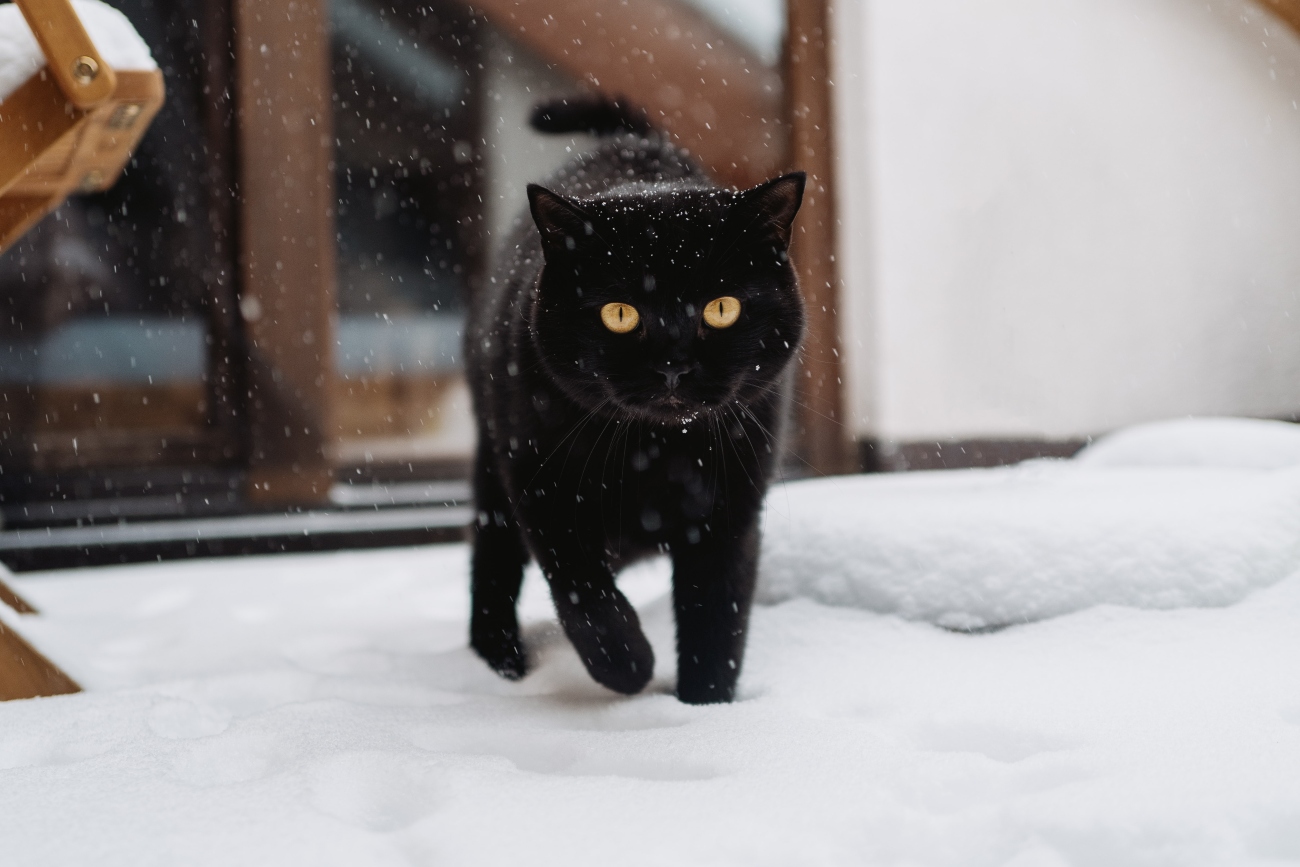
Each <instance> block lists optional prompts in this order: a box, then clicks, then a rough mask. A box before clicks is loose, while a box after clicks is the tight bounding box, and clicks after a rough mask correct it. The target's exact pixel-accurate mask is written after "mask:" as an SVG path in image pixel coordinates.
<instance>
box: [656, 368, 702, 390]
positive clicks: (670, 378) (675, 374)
mask: <svg viewBox="0 0 1300 867" xmlns="http://www.w3.org/2000/svg"><path fill="white" fill-rule="evenodd" d="M694 369H695V365H694V364H673V363H672V362H666V363H664V364H661V365H659V366H658V367H656V368H655V372H656V373H658V374H659V375H660V376H662V377H663V378H664V382H666V383H668V390H669V391H676V390H677V383H678V382H679V381H680V380H681V378H682V377H683V376H685V375H686V374H688V373H690V372H691V371H692V370H694Z"/></svg>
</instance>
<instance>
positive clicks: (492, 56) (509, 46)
mask: <svg viewBox="0 0 1300 867" xmlns="http://www.w3.org/2000/svg"><path fill="white" fill-rule="evenodd" d="M485 41H486V45H487V53H488V56H487V60H486V62H485V63H484V66H485V67H486V68H487V76H486V78H487V80H486V82H485V93H484V98H483V111H484V115H485V116H484V118H483V129H484V133H485V134H484V138H483V143H482V144H483V151H484V153H483V160H484V168H485V172H486V183H485V185H484V186H485V189H486V195H487V201H486V202H484V205H485V208H484V210H485V212H486V213H485V217H486V220H487V235H488V251H489V252H488V256H489V258H488V261H489V262H496V261H498V260H499V258H500V256H501V251H502V248H503V245H504V243H505V241H506V239H507V238H508V237H509V234H510V231H511V227H512V226H513V225H514V223H515V220H517V219H519V218H520V217H521V216H522V215H523V213H524V209H525V208H526V207H527V206H528V194H527V192H526V188H527V186H528V184H529V183H532V182H536V181H542V180H545V178H546V176H547V175H549V174H550V173H551V172H553V171H555V170H556V169H558V168H559V167H560V166H561V165H563V164H564V163H565V162H566V161H567V160H568V159H569V158H570V157H572V156H573V154H575V153H578V152H581V151H585V150H590V149H591V148H592V147H594V146H595V143H596V140H595V139H594V138H592V137H591V136H588V135H576V136H563V135H543V134H541V133H538V132H536V131H535V130H533V128H532V127H531V126H529V125H528V118H529V117H530V116H531V115H532V111H533V107H534V106H535V105H537V104H538V103H539V102H541V101H543V100H545V99H551V98H554V97H557V96H570V95H572V94H575V93H581V92H582V89H581V87H580V85H579V84H578V83H577V82H575V81H573V80H572V79H570V78H567V77H565V76H564V75H562V74H561V73H559V72H557V71H555V70H552V69H551V68H550V67H549V66H548V65H547V64H545V63H543V62H542V61H541V60H539V59H538V58H537V57H535V56H534V55H532V54H529V53H528V52H527V51H525V50H523V49H521V48H519V47H518V46H517V45H514V44H513V43H511V42H510V41H509V40H507V39H505V38H504V37H503V36H501V35H500V34H497V33H495V32H489V33H488V35H487V37H486V40H485Z"/></svg>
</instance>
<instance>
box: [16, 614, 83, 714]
mask: <svg viewBox="0 0 1300 867" xmlns="http://www.w3.org/2000/svg"><path fill="white" fill-rule="evenodd" d="M74 692H81V687H79V686H77V683H76V681H74V680H73V679H72V678H70V677H68V676H67V675H66V674H64V673H63V672H62V671H61V670H59V667H58V666H57V665H55V664H54V663H52V662H50V661H49V660H48V659H46V658H45V657H44V656H42V655H41V654H40V653H39V652H38V651H37V650H36V648H34V647H32V646H31V645H30V644H28V643H27V642H26V641H24V640H23V637H22V636H21V635H19V634H18V633H17V632H14V631H13V630H12V629H10V628H9V627H8V626H6V625H5V624H4V623H3V622H0V701H14V700H16V699H22V698H38V697H40V696H46V695H68V694H70V693H74Z"/></svg>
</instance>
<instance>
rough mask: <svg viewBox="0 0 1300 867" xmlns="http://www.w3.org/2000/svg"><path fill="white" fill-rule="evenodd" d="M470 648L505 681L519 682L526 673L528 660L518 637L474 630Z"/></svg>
mask: <svg viewBox="0 0 1300 867" xmlns="http://www.w3.org/2000/svg"><path fill="white" fill-rule="evenodd" d="M469 643H470V646H471V647H473V648H474V652H475V653H477V654H478V655H479V656H480V657H482V658H483V661H484V662H486V663H487V664H488V665H490V666H491V667H492V670H493V671H495V672H496V673H497V674H499V675H501V676H502V677H504V678H505V679H506V680H519V679H520V678H522V677H523V676H524V675H525V674H527V673H528V660H527V657H526V656H525V655H524V645H523V643H522V642H520V640H519V636H518V635H514V634H511V633H509V632H507V631H505V630H501V629H495V630H482V631H480V630H474V631H473V632H472V633H471V635H470V642H469Z"/></svg>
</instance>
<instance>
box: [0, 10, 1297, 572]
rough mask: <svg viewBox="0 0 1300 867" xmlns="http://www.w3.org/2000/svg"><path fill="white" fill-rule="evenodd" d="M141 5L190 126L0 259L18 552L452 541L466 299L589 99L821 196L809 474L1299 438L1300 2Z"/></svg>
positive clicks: (83, 556) (55, 556) (464, 401)
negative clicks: (1240, 438)
mask: <svg viewBox="0 0 1300 867" xmlns="http://www.w3.org/2000/svg"><path fill="white" fill-rule="evenodd" d="M113 5H115V6H116V7H117V8H119V9H121V10H122V11H123V12H124V13H125V14H126V15H127V16H128V17H129V18H130V19H131V21H132V23H133V24H134V25H135V27H136V29H137V30H139V32H140V34H141V35H142V36H143V37H144V38H145V40H146V41H147V42H148V44H149V46H150V48H151V50H152V52H153V54H154V57H155V59H156V60H157V62H158V64H159V66H160V67H161V68H162V70H163V73H164V77H165V80H166V84H167V90H168V97H167V103H166V106H165V107H164V108H163V110H162V113H161V114H160V115H159V117H158V118H157V120H156V121H155V122H154V124H153V127H152V128H151V129H150V131H149V133H148V134H147V136H146V137H145V139H144V141H143V143H142V145H141V146H140V148H139V149H138V151H137V152H136V154H135V157H134V159H133V161H132V163H131V165H130V167H129V168H128V170H127V172H126V174H125V175H124V176H123V178H122V180H121V181H120V182H119V183H118V184H117V185H116V186H115V187H114V188H113V189H112V190H110V191H109V192H107V193H104V194H99V195H94V196H84V197H78V198H74V199H72V200H70V201H68V202H67V203H66V204H65V205H64V206H63V207H61V208H60V209H59V210H58V211H57V212H56V213H55V214H53V215H52V216H50V217H49V218H47V219H46V220H45V221H43V222H42V223H41V224H39V226H38V227H37V228H36V229H35V230H34V231H32V232H31V233H30V234H28V235H27V237H26V238H24V239H23V241H22V242H20V243H19V244H18V245H17V246H15V247H14V248H13V249H11V250H9V251H8V252H6V253H4V254H3V255H2V256H0V402H2V403H3V405H4V411H5V414H6V415H5V418H4V421H3V426H2V428H0V517H2V519H3V529H2V530H0V559H3V560H4V561H5V562H7V563H9V565H11V566H13V567H15V568H36V567H38V566H49V565H58V564H72V563H94V562H117V561H121V560H131V559H141V558H144V559H153V558H154V557H162V556H186V555H189V554H195V553H234V552H242V551H265V550H290V549H301V548H304V547H331V546H338V545H364V544H391V543H396V542H411V541H423V540H427V539H431V538H450V537H452V536H455V535H458V534H459V532H460V530H459V528H460V527H461V526H462V525H463V524H464V523H465V521H466V520H467V516H468V512H467V511H466V504H467V501H468V500H467V497H468V488H467V486H466V484H465V476H466V471H467V467H468V461H469V458H470V455H471V452H472V448H473V424H472V419H471V418H470V415H469V401H468V395H467V393H466V390H465V386H464V377H463V373H462V370H461V358H460V339H461V338H460V332H461V325H462V321H463V315H464V309H465V305H466V299H467V298H468V297H469V296H470V295H472V293H473V292H474V291H475V289H476V287H477V286H479V285H481V283H482V282H483V281H484V280H485V279H486V275H487V274H488V273H489V271H490V269H491V267H492V263H493V261H495V260H496V258H497V257H498V256H499V254H500V250H501V244H502V243H503V239H504V237H505V235H506V234H507V232H508V229H509V228H510V226H511V225H512V222H513V221H514V220H515V219H516V218H517V217H518V215H519V213H520V209H521V208H522V207H523V205H524V201H525V200H524V195H523V188H524V184H525V183H527V182H528V181H532V180H539V179H542V178H544V177H545V175H546V174H548V173H549V172H550V171H551V170H553V169H554V168H555V167H556V166H558V165H559V164H560V163H562V162H563V161H564V160H565V159H566V158H568V156H569V155H571V154H572V153H574V152H575V151H577V150H580V149H582V148H585V147H587V146H589V144H590V142H589V141H587V140H584V139H582V138H581V137H579V138H556V137H543V136H540V135H537V134H535V133H533V132H532V131H531V130H529V129H528V127H527V116H528V113H529V111H530V109H531V108H532V106H533V104H534V103H535V102H537V101H538V100H539V99H542V98H545V97H547V96H553V95H563V94H568V93H574V92H578V91H582V90H599V91H602V92H605V93H609V94H612V95H618V96H621V97H623V98H626V99H628V100H629V101H631V102H633V103H635V104H637V105H639V106H642V107H643V108H645V109H646V110H647V112H648V113H649V114H650V116H651V117H652V119H654V120H655V122H656V123H657V124H659V125H660V126H661V127H663V128H664V129H666V130H667V131H669V132H671V133H672V134H673V135H674V136H676V137H677V138H678V139H679V140H680V141H681V142H682V143H683V144H684V145H685V146H687V147H689V148H690V149H691V150H692V152H693V153H694V154H695V155H696V156H697V158H698V159H699V160H700V161H701V162H702V163H704V164H705V165H706V166H707V167H708V168H709V170H710V171H712V172H713V174H714V175H715V177H717V178H718V179H719V181H720V182H723V183H727V184H732V185H736V186H745V185H749V184H754V183H757V182H759V181H761V180H763V179H764V178H766V177H769V176H771V175H774V174H777V173H779V172H781V171H784V170H787V169H789V168H801V169H805V170H807V171H809V172H810V174H811V175H812V177H813V182H812V184H811V185H810V187H809V195H808V199H807V201H806V204H805V209H804V211H803V213H802V214H801V216H800V224H799V225H800V233H799V235H798V237H797V238H796V242H795V243H796V246H795V251H794V259H795V262H796V265H797V267H798V269H799V272H800V277H801V281H802V284H803V287H804V291H805V294H806V296H807V299H808V301H809V308H810V312H811V316H812V318H811V331H810V336H809V341H808V345H807V348H806V351H805V353H804V357H803V358H802V360H801V362H800V365H801V366H800V369H799V371H798V378H799V382H800V399H799V407H798V409H797V419H796V423H795V425H794V437H793V440H792V449H791V455H790V457H789V459H788V461H787V473H788V474H790V475H805V474H816V473H834V472H853V471H863V470H865V471H890V470H904V469H921V468H934V467H960V466H983V465H992V464H997V463H1007V462H1013V461H1016V460H1021V459H1024V458H1026V457H1034V456H1045V455H1047V456H1050V455H1068V454H1071V453H1073V451H1075V450H1077V449H1078V448H1079V447H1080V446H1081V445H1082V444H1083V443H1084V442H1086V440H1087V439H1088V438H1089V437H1091V436H1095V435H1097V434H1101V433H1104V432H1106V431H1109V430H1113V429H1114V428H1116V427H1120V426H1123V425H1126V424H1131V423H1134V422H1140V421H1147V420H1152V419H1157V418H1168V417H1177V416H1186V415H1248V416H1258V417H1266V418H1281V419H1289V420H1296V418H1297V413H1298V412H1300V332H1298V331H1297V325H1300V322H1298V321H1297V320H1300V300H1298V297H1297V291H1298V290H1300V244H1297V243H1296V241H1295V238H1294V236H1295V227H1297V226H1300V107H1298V105H1297V101H1298V100H1300V38H1298V37H1297V35H1296V30H1295V29H1294V25H1296V24H1300V0H1297V2H1292V0H1269V2H1263V0H1210V2H1202V3H1190V2H1186V0H1091V2H1084V0H1060V2H1052V3H1043V2H1030V0H981V2H975V0H833V2H832V0H784V2H783V0H637V2H625V0H478V2H461V0H436V2H428V0H421V2H415V0H412V2H397V3H395V2H392V0H387V2H380V0H294V2H292V3H290V2H287V0H286V2H265V0H261V2H259V0H171V2H168V3H159V2H156V0H115V2H114V3H113ZM1288 22H1291V23H1290V24H1288Z"/></svg>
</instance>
